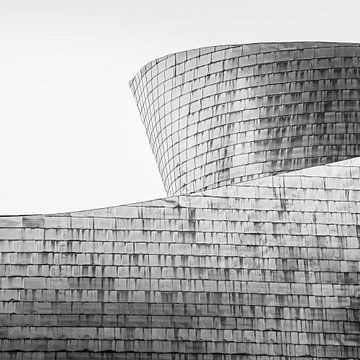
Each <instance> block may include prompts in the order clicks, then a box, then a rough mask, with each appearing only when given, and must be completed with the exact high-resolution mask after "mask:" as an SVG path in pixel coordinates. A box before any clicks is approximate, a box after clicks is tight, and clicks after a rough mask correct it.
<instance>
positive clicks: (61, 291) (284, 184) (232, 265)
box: [0, 43, 360, 360]
mask: <svg viewBox="0 0 360 360" xmlns="http://www.w3.org/2000/svg"><path fill="white" fill-rule="evenodd" d="M358 50H359V46H358V45H352V44H325V43H294V44H293V43H291V44H260V45H259V44H255V45H241V46H224V47H212V48H205V49H199V50H192V51H189V52H184V53H179V54H175V55H169V56H167V57H164V58H161V59H159V60H155V61H154V62H152V63H150V64H149V65H147V66H145V67H144V68H143V69H142V70H141V71H140V74H139V75H138V76H137V77H136V78H135V79H134V80H133V81H132V83H131V86H132V89H133V91H134V93H135V97H136V98H137V101H138V106H139V109H140V112H141V114H142V117H143V120H144V122H145V125H146V128H147V131H148V135H149V138H150V142H151V144H152V146H153V150H154V152H155V155H156V157H157V160H158V163H159V168H160V171H161V172H162V176H163V179H164V184H165V187H166V189H167V191H168V192H169V193H170V194H176V195H173V196H171V197H167V198H164V199H158V200H153V201H148V202H141V203H136V204H128V205H123V206H116V207H108V208H103V209H96V210H88V211H78V212H71V213H62V214H51V215H24V216H1V217H0V359H1V360H3V359H4V360H23V359H29V360H39V359H40V360H47V359H51V360H61V359H74V360H80V359H96V360H110V359H111V360H112V359H129V360H133V359H137V360H143V359H152V360H158V359H164V360H192V359H194V360H213V359H217V360H234V359H241V360H243V359H249V360H250V359H251V360H275V359H276V360H282V359H294V360H295V359H299V358H301V359H314V358H316V359H323V360H325V359H328V360H330V359H348V360H350V359H358V358H360V322H359V320H360V285H359V284H360V269H359V265H360V246H359V237H360V213H359V209H360V157H357V156H359V153H358V152H359V139H358V128H359V120H358V114H359V110H360V108H359V100H358V91H359V86H358V85H359V84H358V82H359V79H358V77H357V74H358V70H359V68H358ZM340 160H341V161H340ZM324 163H325V164H324ZM319 164H322V165H319ZM313 165H317V166H313ZM300 167H301V168H303V169H301V170H296V169H298V168H300ZM245 180H246V181H245ZM183 192H186V193H183Z"/></svg>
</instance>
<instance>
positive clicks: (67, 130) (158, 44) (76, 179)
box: [0, 0, 360, 214]
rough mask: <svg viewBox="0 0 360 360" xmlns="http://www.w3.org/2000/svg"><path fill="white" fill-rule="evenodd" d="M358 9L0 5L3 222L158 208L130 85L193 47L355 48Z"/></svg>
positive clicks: (272, 4)
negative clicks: (319, 44)
mask: <svg viewBox="0 0 360 360" xmlns="http://www.w3.org/2000/svg"><path fill="white" fill-rule="evenodd" d="M357 3H358V1H346V0H344V1H341V2H340V1H319V0H316V1H315V0H312V1H304V0H303V1H290V0H287V1H276V0H273V1H269V0H266V1H259V0H257V1H254V0H252V1H244V0H237V1H236V0H222V1H218V0H217V1H212V0H191V1H190V0H179V1H171V0H142V1H136V0H132V1H126V0H117V1H109V0H97V1H93V0H84V1H82V0H70V1H69V0H61V1H57V0H44V1H38V0H23V1H19V0H0V125H1V132H0V136H1V140H0V169H1V173H0V174H1V175H0V214H19V213H23V214H26V213H49V212H61V211H70V210H81V209H87V208H96V207H104V206H111V205H118V204H122V203H129V202H135V201H141V200H149V199H152V198H158V197H163V196H165V195H166V194H165V191H164V189H163V186H162V183H161V179H160V176H159V173H158V170H157V167H156V164H155V160H154V159H153V156H152V153H151V150H150V146H149V145H148V141H147V138H146V135H145V130H144V129H143V126H142V123H141V120H140V117H139V115H138V112H137V108H136V105H135V102H134V100H133V98H132V95H131V93H130V89H129V87H128V82H129V80H130V79H131V78H132V77H133V76H134V75H135V73H136V72H137V71H138V70H139V69H140V67H141V66H143V65H145V63H147V62H148V61H150V60H152V59H154V58H157V57H160V56H163V55H166V54H168V53H172V52H175V51H181V50H186V49H191V48H195V47H200V46H208V45H219V44H234V43H247V42H259V41H290V40H323V41H346V42H360V36H359V25H358V24H359V6H358V5H357Z"/></svg>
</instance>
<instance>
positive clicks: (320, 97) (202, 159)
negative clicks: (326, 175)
mask: <svg viewBox="0 0 360 360" xmlns="http://www.w3.org/2000/svg"><path fill="white" fill-rule="evenodd" d="M359 64H360V46H359V45H358V44H339V43H311V42H306V43H265V44H249V45H228V46H216V47H207V48H200V49H194V50H190V51H185V52H181V53H176V54H172V55H168V56H165V57H162V58H160V59H157V60H154V61H152V62H150V63H149V64H147V65H145V66H144V67H143V68H142V69H141V70H140V72H139V73H138V74H137V75H136V76H135V78H134V79H133V80H132V81H131V82H130V86H131V88H132V91H133V93H134V96H135V98H136V101H137V104H138V108H139V111H140V114H141V117H142V120H143V122H144V124H145V127H146V130H147V134H148V137H149V139H150V143H151V146H152V149H153V152H154V155H155V157H156V160H157V162H158V165H159V169H160V173H161V176H162V179H163V182H164V185H165V189H166V191H167V193H168V195H174V194H181V193H191V192H194V191H200V190H205V189H210V188H215V187H218V186H222V185H229V184H233V183H237V182H239V181H245V180H249V179H254V178H259V177H263V176H267V175H272V174H276V173H280V172H286V171H291V170H298V169H302V168H305V167H309V166H314V165H321V164H325V163H328V162H332V161H338V160H343V159H347V158H349V157H353V156H359V155H360V145H359V144H360V141H359V133H360V127H359V91H360V81H359Z"/></svg>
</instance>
